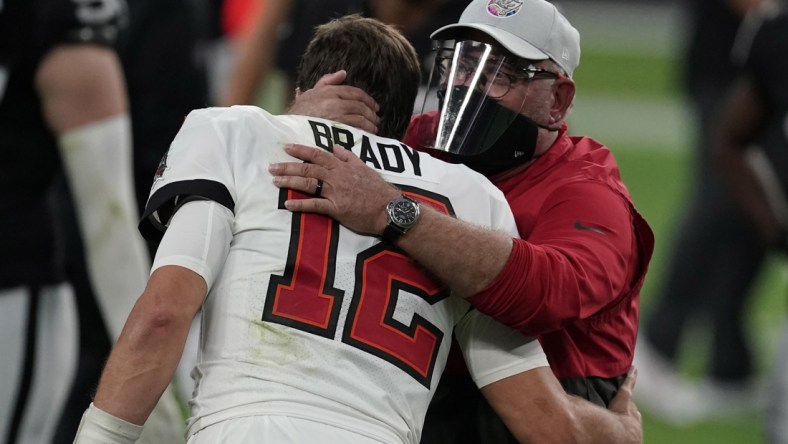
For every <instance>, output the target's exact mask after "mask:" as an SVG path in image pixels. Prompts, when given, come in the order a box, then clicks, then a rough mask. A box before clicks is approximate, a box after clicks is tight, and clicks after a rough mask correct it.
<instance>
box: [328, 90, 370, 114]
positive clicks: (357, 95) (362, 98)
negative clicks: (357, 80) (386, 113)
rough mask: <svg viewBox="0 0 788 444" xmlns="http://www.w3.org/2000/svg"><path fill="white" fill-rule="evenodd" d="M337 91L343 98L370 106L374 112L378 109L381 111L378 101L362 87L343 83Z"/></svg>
mask: <svg viewBox="0 0 788 444" xmlns="http://www.w3.org/2000/svg"><path fill="white" fill-rule="evenodd" d="M337 92H338V95H339V98H341V99H344V100H348V101H351V102H356V103H359V104H361V105H363V106H364V107H366V108H368V109H369V110H370V111H372V112H373V113H377V112H378V111H380V106H379V105H378V102H376V101H375V99H374V98H372V96H370V95H369V94H367V92H366V91H364V90H363V89H361V88H358V87H355V86H349V85H343V86H342V87H341V88H340V89H339V90H338V91H337Z"/></svg>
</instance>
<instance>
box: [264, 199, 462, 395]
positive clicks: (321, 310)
mask: <svg viewBox="0 0 788 444" xmlns="http://www.w3.org/2000/svg"><path fill="white" fill-rule="evenodd" d="M403 191H404V192H405V194H408V195H410V196H411V197H413V198H416V199H419V200H420V201H421V202H422V203H426V204H429V205H431V206H433V207H435V208H437V209H439V210H440V211H443V212H446V213H447V214H453V211H452V209H451V206H450V205H449V203H448V201H447V199H445V198H444V197H442V196H438V195H435V194H433V193H429V192H426V191H423V190H418V189H416V188H409V187H403ZM299 197H305V196H304V195H303V194H300V193H296V192H294V191H290V190H283V191H282V193H281V194H280V203H283V202H284V200H286V199H293V198H299ZM338 241H339V225H338V224H337V223H336V222H335V221H334V220H333V219H330V218H328V217H325V216H322V215H316V214H309V213H293V223H292V228H291V236H290V248H289V251H288V257H287V265H286V268H285V272H284V274H283V275H281V276H278V275H274V276H272V277H271V281H270V283H269V286H268V293H267V297H266V303H265V309H264V311H263V318H262V319H263V320H264V321H268V322H275V323H278V324H283V325H287V326H289V327H292V328H296V329H299V330H303V331H306V332H309V333H312V334H315V335H318V336H322V337H325V338H329V339H333V338H334V336H335V333H336V331H337V328H338V325H337V322H338V318H339V311H340V308H341V306H342V299H343V298H344V296H345V293H344V291H342V290H340V289H337V288H335V287H334V274H335V269H334V264H335V261H336V251H337V242H338ZM400 290H404V291H407V292H408V293H411V294H414V295H417V296H418V297H421V298H422V299H424V300H425V301H426V302H427V303H429V304H435V303H437V302H439V301H441V300H442V299H444V298H446V297H447V296H448V291H447V290H446V289H445V288H444V286H443V285H441V284H440V283H438V282H437V281H435V280H434V279H433V278H432V277H430V275H428V274H427V273H426V272H425V271H424V269H423V268H422V267H421V266H419V265H418V264H416V263H415V262H414V261H413V260H411V259H410V258H408V257H407V256H406V255H405V254H404V253H402V251H401V250H399V249H397V248H396V247H394V246H393V245H391V244H388V243H386V242H382V243H379V244H376V245H374V246H373V247H371V248H368V249H366V250H364V251H362V252H360V253H359V254H358V255H357V256H356V265H355V288H354V292H353V295H352V299H351V302H350V309H349V311H348V314H347V319H346V321H345V325H344V328H343V331H342V338H341V339H342V342H344V343H346V344H348V345H351V346H353V347H356V348H358V349H360V350H363V351H365V352H367V353H370V354H373V355H375V356H377V357H379V358H381V359H384V360H386V361H388V362H390V363H392V364H393V365H395V366H397V367H398V368H400V369H402V370H403V371H405V372H406V373H408V374H409V375H411V376H412V377H413V378H414V379H416V380H417V381H419V382H420V383H421V384H423V385H425V386H426V387H429V386H430V382H431V380H432V373H433V369H434V366H435V359H436V357H437V355H438V351H439V349H440V345H441V341H442V340H443V332H442V331H441V330H440V329H439V328H438V327H437V326H435V325H434V324H432V323H430V322H429V321H427V320H426V319H424V318H423V317H422V316H420V315H418V314H415V313H414V315H413V319H412V320H411V322H410V324H407V325H406V324H404V323H402V322H399V321H397V320H396V319H394V317H393V315H394V312H395V309H396V307H397V302H398V298H399V294H400Z"/></svg>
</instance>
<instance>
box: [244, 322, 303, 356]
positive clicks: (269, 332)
mask: <svg viewBox="0 0 788 444" xmlns="http://www.w3.org/2000/svg"><path fill="white" fill-rule="evenodd" d="M250 327H251V328H250V330H251V333H252V335H253V337H254V339H255V341H258V342H259V343H260V344H261V346H260V347H256V348H254V350H250V351H249V353H250V357H251V358H252V359H255V360H256V361H258V362H273V363H276V364H278V365H289V364H292V363H295V362H299V361H301V360H303V359H305V358H306V357H307V356H309V352H308V351H307V350H306V349H304V348H303V346H302V344H301V341H300V340H299V339H300V338H299V337H298V336H294V335H293V331H292V329H290V328H289V327H285V326H283V325H278V324H274V323H271V322H265V321H258V320H254V321H252V323H251V324H250Z"/></svg>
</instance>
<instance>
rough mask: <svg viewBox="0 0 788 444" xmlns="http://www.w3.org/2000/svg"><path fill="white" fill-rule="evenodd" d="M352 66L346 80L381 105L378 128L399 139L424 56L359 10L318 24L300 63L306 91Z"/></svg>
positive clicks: (390, 28) (300, 84)
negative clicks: (321, 78) (323, 79)
mask: <svg viewBox="0 0 788 444" xmlns="http://www.w3.org/2000/svg"><path fill="white" fill-rule="evenodd" d="M340 69H344V70H346V71H347V78H346V79H345V84H346V85H351V86H356V87H358V88H361V89H363V90H364V91H366V92H367V94H369V95H370V96H372V97H373V98H374V99H375V100H376V101H377V102H378V105H379V106H380V111H379V112H378V115H379V116H380V125H379V126H378V134H379V135H380V136H383V137H391V138H395V139H399V138H401V137H402V136H403V135H404V134H405V130H406V129H407V128H408V123H409V122H410V116H411V114H412V113H413V103H414V101H415V100H416V93H417V91H418V87H419V81H420V78H421V72H420V65H419V58H418V56H417V55H416V50H414V49H413V46H412V45H411V44H410V42H408V40H407V39H406V38H405V37H404V36H403V35H402V34H401V33H400V32H399V31H398V30H397V29H396V28H394V27H393V26H391V25H387V24H384V23H382V22H380V21H378V20H375V19H371V18H365V17H361V16H360V15H358V14H353V15H348V16H344V17H341V18H338V19H335V20H332V21H331V22H329V23H326V24H324V25H320V26H318V27H317V28H315V34H314V36H313V37H312V40H311V41H310V42H309V46H308V47H307V48H306V51H305V52H304V54H303V56H302V58H301V63H300V65H299V67H298V77H297V80H296V84H297V85H298V87H299V88H301V90H302V91H305V90H307V89H310V88H312V87H314V86H315V84H316V83H317V81H318V80H320V77H322V76H323V75H325V74H329V73H332V72H335V71H338V70H340Z"/></svg>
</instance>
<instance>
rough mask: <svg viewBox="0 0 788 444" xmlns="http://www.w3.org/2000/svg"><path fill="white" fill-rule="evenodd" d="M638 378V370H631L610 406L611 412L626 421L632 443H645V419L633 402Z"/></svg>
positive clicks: (633, 368)
mask: <svg viewBox="0 0 788 444" xmlns="http://www.w3.org/2000/svg"><path fill="white" fill-rule="evenodd" d="M637 377H638V371H637V369H636V368H635V367H632V368H630V369H629V372H628V373H627V377H626V379H624V383H623V384H621V387H619V389H618V393H616V396H615V397H613V399H612V400H611V401H610V405H609V406H608V408H609V409H610V411H612V412H615V413H618V414H620V415H622V416H624V418H625V419H626V423H627V424H626V425H627V429H628V430H629V432H630V434H631V439H632V441H631V442H643V417H642V416H641V415H640V411H639V410H638V407H637V405H635V402H634V401H633V400H632V392H633V391H634V389H635V382H636V381H637Z"/></svg>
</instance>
